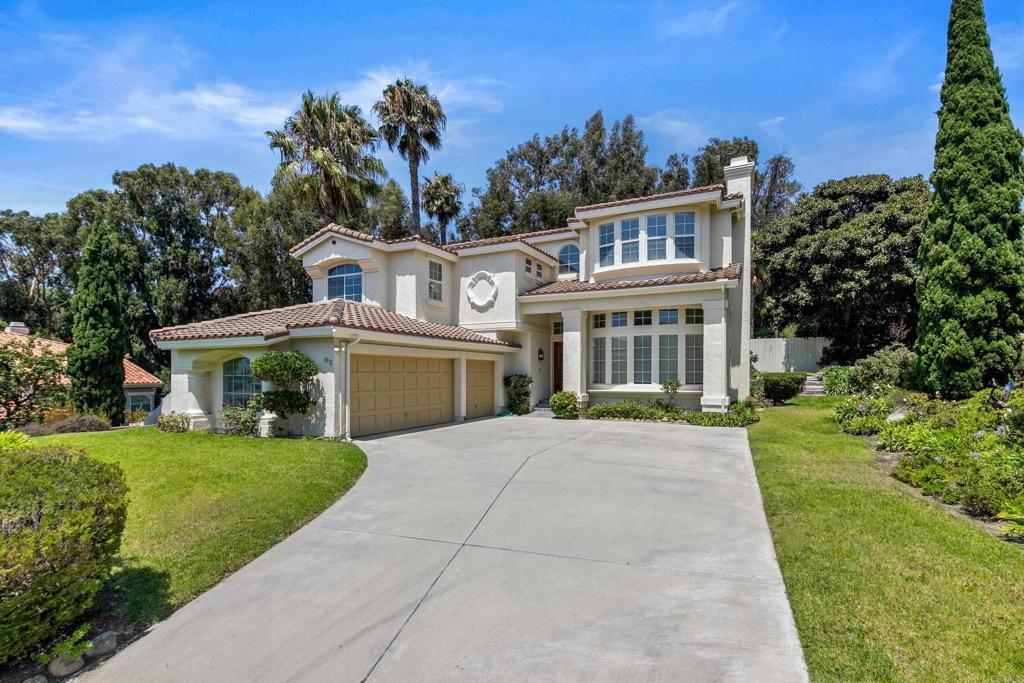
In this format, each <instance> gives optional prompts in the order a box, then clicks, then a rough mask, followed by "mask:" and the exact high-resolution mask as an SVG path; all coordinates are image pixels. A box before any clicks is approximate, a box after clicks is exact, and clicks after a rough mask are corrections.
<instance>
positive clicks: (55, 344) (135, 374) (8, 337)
mask: <svg viewBox="0 0 1024 683" xmlns="http://www.w3.org/2000/svg"><path fill="white" fill-rule="evenodd" d="M29 339H33V338H32V337H26V336H24V335H20V334H12V333H11V332H3V331H0V344H9V343H11V342H12V341H15V340H17V341H27V340H29ZM33 341H34V343H35V344H38V345H40V346H46V347H47V348H49V349H51V350H52V351H56V352H57V353H66V352H67V350H68V346H69V345H68V344H65V343H64V342H62V341H57V340H56V339H44V338H43V337H35V338H34V339H33ZM63 383H64V384H69V383H70V381H69V380H68V379H67V378H64V380H63ZM162 385H163V382H162V381H160V378H159V377H157V376H156V375H154V374H152V373H150V372H147V371H145V370H143V369H142V368H140V367H139V366H138V365H136V364H135V363H133V362H131V361H130V360H128V359H127V358H125V359H124V386H126V387H149V386H162Z"/></svg>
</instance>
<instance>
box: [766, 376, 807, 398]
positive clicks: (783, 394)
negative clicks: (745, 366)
mask: <svg viewBox="0 0 1024 683" xmlns="http://www.w3.org/2000/svg"><path fill="white" fill-rule="evenodd" d="M761 378H762V379H764V397H765V398H767V399H768V400H769V401H771V402H772V403H785V402H786V401H788V400H790V399H793V398H796V397H797V396H798V395H799V394H800V392H801V391H803V390H804V382H806V381H807V375H805V374H804V373H802V372H762V373H761Z"/></svg>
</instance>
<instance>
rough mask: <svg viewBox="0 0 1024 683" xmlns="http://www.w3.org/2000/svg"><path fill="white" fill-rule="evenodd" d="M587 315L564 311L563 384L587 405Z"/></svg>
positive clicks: (580, 312)
mask: <svg viewBox="0 0 1024 683" xmlns="http://www.w3.org/2000/svg"><path fill="white" fill-rule="evenodd" d="M586 321H587V316H586V314H585V313H584V312H583V311H580V310H570V311H562V386H563V387H564V388H565V390H566V391H571V392H573V393H574V394H576V395H577V396H578V397H579V400H580V403H581V404H583V405H586V404H587V402H588V401H589V397H588V396H587V362H586V361H587V339H586V332H587V323H586Z"/></svg>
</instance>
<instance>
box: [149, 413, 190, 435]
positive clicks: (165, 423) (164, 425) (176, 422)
mask: <svg viewBox="0 0 1024 683" xmlns="http://www.w3.org/2000/svg"><path fill="white" fill-rule="evenodd" d="M156 428H157V430H159V431H161V432H187V431H188V430H189V429H191V428H192V418H190V417H189V416H188V415H186V414H185V413H167V414H166V415H160V416H159V417H158V418H156Z"/></svg>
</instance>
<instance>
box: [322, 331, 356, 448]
mask: <svg viewBox="0 0 1024 683" xmlns="http://www.w3.org/2000/svg"><path fill="white" fill-rule="evenodd" d="M348 346H349V344H348V342H339V343H337V344H336V345H335V346H334V352H333V355H332V358H331V366H332V367H333V368H334V372H332V373H331V375H330V382H329V384H330V386H325V387H324V397H325V401H326V405H325V406H324V409H325V411H326V415H325V422H326V424H325V425H324V427H325V429H324V435H325V436H333V437H334V438H335V439H347V438H348V437H349V434H348V431H349V430H348V401H347V400H346V399H347V397H348V393H349V388H348V383H349V372H348V365H349V357H350V354H349V350H348Z"/></svg>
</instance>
